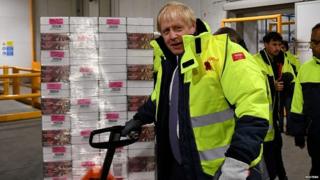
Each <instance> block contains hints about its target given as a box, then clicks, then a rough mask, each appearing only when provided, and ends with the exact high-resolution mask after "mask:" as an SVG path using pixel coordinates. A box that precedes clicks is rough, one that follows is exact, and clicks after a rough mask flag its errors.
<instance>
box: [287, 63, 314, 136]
mask: <svg viewBox="0 0 320 180" xmlns="http://www.w3.org/2000/svg"><path fill="white" fill-rule="evenodd" d="M319 104H320V59H318V58H316V57H313V58H312V59H311V60H309V61H307V62H305V63H304V64H303V65H302V66H301V67H300V70H299V73H298V76H297V80H296V83H295V87H294V93H293V99H292V104H291V118H292V124H293V129H292V130H293V135H295V136H304V135H306V134H307V135H308V136H313V137H314V138H318V139H319V138H320V133H319V131H320V111H319Z"/></svg>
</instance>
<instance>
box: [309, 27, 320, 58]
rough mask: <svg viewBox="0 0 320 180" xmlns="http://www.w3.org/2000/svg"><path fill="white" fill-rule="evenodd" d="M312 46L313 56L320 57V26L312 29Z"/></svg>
mask: <svg viewBox="0 0 320 180" xmlns="http://www.w3.org/2000/svg"><path fill="white" fill-rule="evenodd" d="M310 48H311V49H312V54H313V56H315V57H317V58H318V59H320V28H317V29H315V30H313V31H312V33H311V42H310Z"/></svg>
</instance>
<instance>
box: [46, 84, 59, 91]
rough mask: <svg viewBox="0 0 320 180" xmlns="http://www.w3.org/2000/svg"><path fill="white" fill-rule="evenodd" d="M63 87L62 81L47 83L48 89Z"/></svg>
mask: <svg viewBox="0 0 320 180" xmlns="http://www.w3.org/2000/svg"><path fill="white" fill-rule="evenodd" d="M61 87H62V84H61V83H47V89H49V90H60V89H61Z"/></svg>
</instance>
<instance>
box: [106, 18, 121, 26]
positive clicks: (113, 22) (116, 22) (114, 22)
mask: <svg viewBox="0 0 320 180" xmlns="http://www.w3.org/2000/svg"><path fill="white" fill-rule="evenodd" d="M106 23H107V24H108V25H119V24H120V19H107V21H106Z"/></svg>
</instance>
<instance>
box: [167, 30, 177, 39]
mask: <svg viewBox="0 0 320 180" xmlns="http://www.w3.org/2000/svg"><path fill="white" fill-rule="evenodd" d="M169 38H170V39H175V38H177V33H175V32H174V31H170V33H169Z"/></svg>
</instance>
